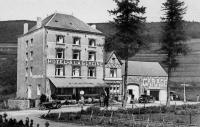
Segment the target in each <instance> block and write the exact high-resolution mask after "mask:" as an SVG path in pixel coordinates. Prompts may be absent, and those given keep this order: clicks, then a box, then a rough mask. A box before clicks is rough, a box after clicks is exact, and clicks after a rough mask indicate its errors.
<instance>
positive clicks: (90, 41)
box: [89, 39, 96, 47]
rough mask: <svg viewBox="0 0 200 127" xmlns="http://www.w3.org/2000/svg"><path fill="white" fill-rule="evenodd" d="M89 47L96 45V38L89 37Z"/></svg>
mask: <svg viewBox="0 0 200 127" xmlns="http://www.w3.org/2000/svg"><path fill="white" fill-rule="evenodd" d="M89 47H96V40H95V39H89Z"/></svg>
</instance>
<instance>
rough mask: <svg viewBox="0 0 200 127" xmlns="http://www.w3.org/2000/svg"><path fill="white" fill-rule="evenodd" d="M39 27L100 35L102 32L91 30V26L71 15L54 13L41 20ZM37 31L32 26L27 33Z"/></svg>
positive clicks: (35, 27)
mask: <svg viewBox="0 0 200 127" xmlns="http://www.w3.org/2000/svg"><path fill="white" fill-rule="evenodd" d="M41 27H48V28H54V29H63V30H71V31H78V32H89V33H94V34H102V32H100V31H99V30H97V29H94V28H92V27H91V26H89V25H88V24H86V23H84V22H83V21H81V20H79V19H78V18H76V17H74V16H72V15H66V14H60V13H54V14H52V15H50V16H48V17H46V18H45V19H44V20H42V24H41ZM41 27H40V28H41ZM37 29H39V28H38V27H37V26H34V27H33V28H32V29H31V30H30V31H29V32H28V33H30V32H32V31H34V30H37Z"/></svg>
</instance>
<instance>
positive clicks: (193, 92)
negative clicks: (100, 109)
mask: <svg viewBox="0 0 200 127" xmlns="http://www.w3.org/2000/svg"><path fill="white" fill-rule="evenodd" d="M171 90H172V91H176V92H177V94H178V95H179V96H180V98H181V100H183V87H172V88H171ZM197 95H199V96H200V87H186V99H187V101H196V100H197Z"/></svg>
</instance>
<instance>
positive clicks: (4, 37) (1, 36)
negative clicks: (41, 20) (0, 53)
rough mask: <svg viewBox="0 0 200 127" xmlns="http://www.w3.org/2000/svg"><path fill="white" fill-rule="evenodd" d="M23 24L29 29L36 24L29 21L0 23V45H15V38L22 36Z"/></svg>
mask: <svg viewBox="0 0 200 127" xmlns="http://www.w3.org/2000/svg"><path fill="white" fill-rule="evenodd" d="M24 23H28V25H29V29H30V28H31V27H33V26H34V25H35V24H36V22H35V21H29V20H12V21H0V43H17V37H18V36H19V35H21V34H23V30H24Z"/></svg>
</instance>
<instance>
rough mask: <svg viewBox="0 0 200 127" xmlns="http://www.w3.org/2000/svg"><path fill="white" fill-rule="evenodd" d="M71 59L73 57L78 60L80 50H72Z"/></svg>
mask: <svg viewBox="0 0 200 127" xmlns="http://www.w3.org/2000/svg"><path fill="white" fill-rule="evenodd" d="M72 59H74V60H80V51H79V50H73V56H72Z"/></svg>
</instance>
